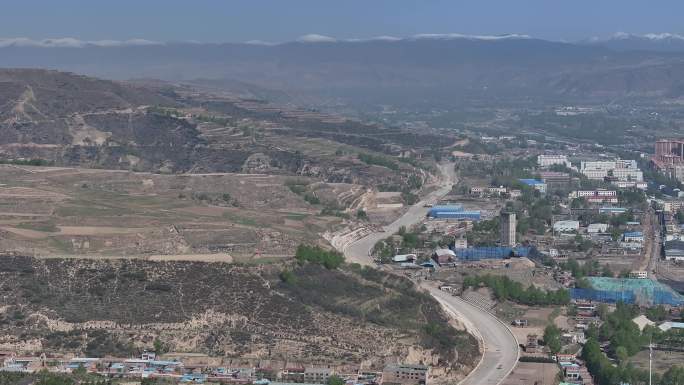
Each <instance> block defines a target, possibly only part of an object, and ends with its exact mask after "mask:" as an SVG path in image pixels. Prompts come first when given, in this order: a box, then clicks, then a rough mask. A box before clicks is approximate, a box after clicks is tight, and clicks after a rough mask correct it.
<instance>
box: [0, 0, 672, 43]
mask: <svg viewBox="0 0 684 385" xmlns="http://www.w3.org/2000/svg"><path fill="white" fill-rule="evenodd" d="M682 15H684V1H681V0H663V1H655V0H654V1H646V0H641V1H638V0H591V1H590V0H476V1H458V0H422V1H418V0H336V1H327V0H186V1H181V0H42V1H37V0H3V1H2V8H1V9H0V38H11V37H28V38H33V39H43V38H54V37H74V38H79V39H84V40H100V39H120V40H123V39H130V38H145V39H150V40H160V41H172V40H198V41H204V42H238V41H247V40H268V41H286V40H294V39H295V38H297V37H299V36H301V35H305V34H310V33H317V34H324V35H330V36H335V37H338V38H354V37H371V36H376V35H395V36H408V35H414V34H419V33H464V34H503V33H520V34H529V35H532V36H535V37H541V38H547V39H555V40H578V39H582V38H585V37H591V36H607V35H610V34H612V33H614V32H618V31H622V32H631V33H649V32H673V33H684V24H682V20H681V16H682Z"/></svg>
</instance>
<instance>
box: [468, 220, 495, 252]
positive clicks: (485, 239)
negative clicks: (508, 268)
mask: <svg viewBox="0 0 684 385" xmlns="http://www.w3.org/2000/svg"><path fill="white" fill-rule="evenodd" d="M466 238H467V239H468V244H469V245H473V246H491V245H492V244H494V243H495V242H496V241H498V240H499V218H498V217H495V218H493V219H488V220H482V221H479V222H475V223H474V224H473V230H472V231H470V232H468V233H467V234H466Z"/></svg>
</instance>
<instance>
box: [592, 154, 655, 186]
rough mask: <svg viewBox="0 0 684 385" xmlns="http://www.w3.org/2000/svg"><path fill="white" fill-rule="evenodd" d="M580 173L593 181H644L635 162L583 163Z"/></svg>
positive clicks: (623, 160) (642, 174) (621, 160)
mask: <svg viewBox="0 0 684 385" xmlns="http://www.w3.org/2000/svg"><path fill="white" fill-rule="evenodd" d="M580 172H581V173H582V174H584V175H585V176H586V177H587V178H589V179H593V180H606V179H609V180H611V181H615V182H617V181H636V182H642V181H643V180H644V173H643V172H642V171H641V170H640V169H639V167H638V166H637V163H636V161H635V160H626V159H617V160H610V161H583V162H581V163H580Z"/></svg>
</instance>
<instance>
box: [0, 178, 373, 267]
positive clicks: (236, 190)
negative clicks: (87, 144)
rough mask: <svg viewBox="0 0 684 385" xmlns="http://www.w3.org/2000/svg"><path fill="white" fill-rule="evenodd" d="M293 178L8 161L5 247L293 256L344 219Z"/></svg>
mask: <svg viewBox="0 0 684 385" xmlns="http://www.w3.org/2000/svg"><path fill="white" fill-rule="evenodd" d="M287 180H288V177H284V176H269V175H246V174H182V175H160V174H150V173H134V172H129V171H109V170H93V169H79V168H58V167H23V166H12V165H0V250H1V251H3V252H6V253H11V252H14V253H17V254H21V255H30V256H37V257H93V258H97V257H107V258H112V257H144V258H149V259H154V260H164V259H169V260H184V259H187V260H206V261H227V262H228V261H237V262H250V261H251V262H254V261H263V260H269V259H273V258H279V257H283V256H287V255H292V253H293V251H294V248H295V247H296V246H297V244H299V243H300V242H316V241H318V234H319V233H321V232H323V231H326V230H327V229H330V228H331V227H333V226H334V225H336V224H339V223H340V222H341V219H340V218H337V217H334V216H321V215H320V211H321V209H320V207H317V206H314V205H311V204H309V203H307V202H305V201H304V199H302V197H301V196H300V195H297V194H295V193H293V192H292V191H291V190H290V189H289V188H288V187H287V185H286V182H287ZM297 182H298V183H302V184H304V185H306V183H308V182H307V180H306V179H301V178H300V179H298V180H297ZM317 188H318V189H320V190H321V193H323V192H324V191H328V192H331V191H332V192H333V193H332V195H334V194H339V195H340V196H344V197H347V199H349V196H354V195H356V194H360V193H361V189H359V188H358V186H355V185H347V184H335V185H325V186H318V187H317ZM329 195H330V193H329ZM334 198H335V197H334V196H332V197H331V198H330V199H334Z"/></svg>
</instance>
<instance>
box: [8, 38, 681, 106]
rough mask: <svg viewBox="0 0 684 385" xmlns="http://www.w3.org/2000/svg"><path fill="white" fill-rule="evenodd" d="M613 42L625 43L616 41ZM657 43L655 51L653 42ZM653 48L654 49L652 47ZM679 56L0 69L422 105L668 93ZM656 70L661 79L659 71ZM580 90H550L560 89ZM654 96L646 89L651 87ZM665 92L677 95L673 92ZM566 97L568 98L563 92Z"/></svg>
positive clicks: (523, 52)
mask: <svg viewBox="0 0 684 385" xmlns="http://www.w3.org/2000/svg"><path fill="white" fill-rule="evenodd" d="M620 41H621V42H622V43H624V42H625V40H624V39H623V40H620ZM660 42H661V40H658V41H657V42H656V43H660ZM654 44H655V43H654ZM682 60H684V53H677V52H658V50H653V51H648V50H625V49H612V48H611V46H610V44H608V43H607V42H594V43H591V44H589V43H581V44H572V43H562V42H551V41H545V40H540V39H534V38H529V37H511V38H488V39H485V38H466V37H461V38H458V37H449V35H446V36H443V37H431V38H413V39H399V40H394V39H368V40H359V41H344V40H334V41H326V40H321V41H319V42H315V43H314V42H291V43H283V44H277V45H267V44H198V43H167V44H159V45H145V46H141V45H113V46H94V45H85V46H78V47H35V46H17V45H9V46H5V47H0V66H4V67H44V68H54V69H60V70H67V71H74V72H78V73H84V74H88V75H94V76H100V77H105V78H112V79H129V78H141V77H145V78H157V79H162V80H171V81H189V80H194V79H199V78H202V79H204V80H203V82H204V83H205V84H206V83H209V82H211V79H218V81H217V85H216V86H217V87H221V85H220V83H222V82H223V83H227V84H228V87H231V86H234V85H235V84H238V83H240V84H243V85H245V84H250V85H251V87H253V88H254V89H261V90H274V91H273V92H274V93H275V92H280V93H285V94H299V93H304V94H308V95H319V96H325V97H328V98H333V99H334V98H337V97H340V98H343V99H348V98H351V99H353V98H354V97H367V93H368V91H369V90H370V92H371V93H377V94H378V96H377V98H376V99H377V100H381V99H382V98H383V97H384V96H390V97H391V96H392V95H393V94H394V95H396V89H401V90H403V91H406V92H404V93H406V94H407V95H406V96H405V97H404V98H405V99H406V100H407V102H415V101H416V100H417V99H416V98H413V97H412V96H411V94H413V93H418V92H420V93H421V94H422V95H424V96H425V95H427V96H428V97H430V98H433V99H437V98H444V97H447V98H452V97H459V96H469V95H472V94H477V93H480V92H482V91H483V90H486V91H487V92H489V93H491V94H492V96H493V97H508V96H506V95H508V94H510V95H511V96H510V97H520V96H527V97H561V98H568V99H574V98H597V99H601V98H603V97H605V96H606V95H610V97H611V98H612V97H616V96H617V97H632V96H652V95H653V94H654V93H655V94H657V95H667V94H670V93H671V92H670V88H672V86H671V85H667V84H666V85H664V86H663V85H662V82H661V81H660V79H662V78H664V77H667V78H670V79H671V80H672V81H673V82H674V83H678V79H677V78H675V77H671V76H670V75H669V73H668V72H667V71H666V70H665V68H668V67H672V68H677V67H678V66H680V65H681V63H682ZM616 69H617V70H619V71H622V72H624V73H625V74H626V75H625V76H627V77H629V76H632V75H630V73H633V74H635V75H634V77H635V78H636V79H637V81H636V82H634V83H630V84H629V86H625V84H624V83H620V82H614V83H611V85H610V87H609V89H608V90H606V89H605V88H604V86H605V85H602V86H601V87H592V84H591V82H585V81H584V80H583V79H587V78H592V77H595V76H598V75H600V74H602V73H606V72H610V71H613V70H616ZM663 71H665V72H663ZM576 82H578V83H586V85H585V86H582V87H569V88H566V87H560V88H558V87H556V86H557V85H558V84H559V83H562V84H566V83H576ZM654 87H655V88H657V89H655V90H654V89H653V88H654ZM674 88H678V86H677V85H675V86H674ZM568 90H570V92H568ZM265 95H268V93H265Z"/></svg>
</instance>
